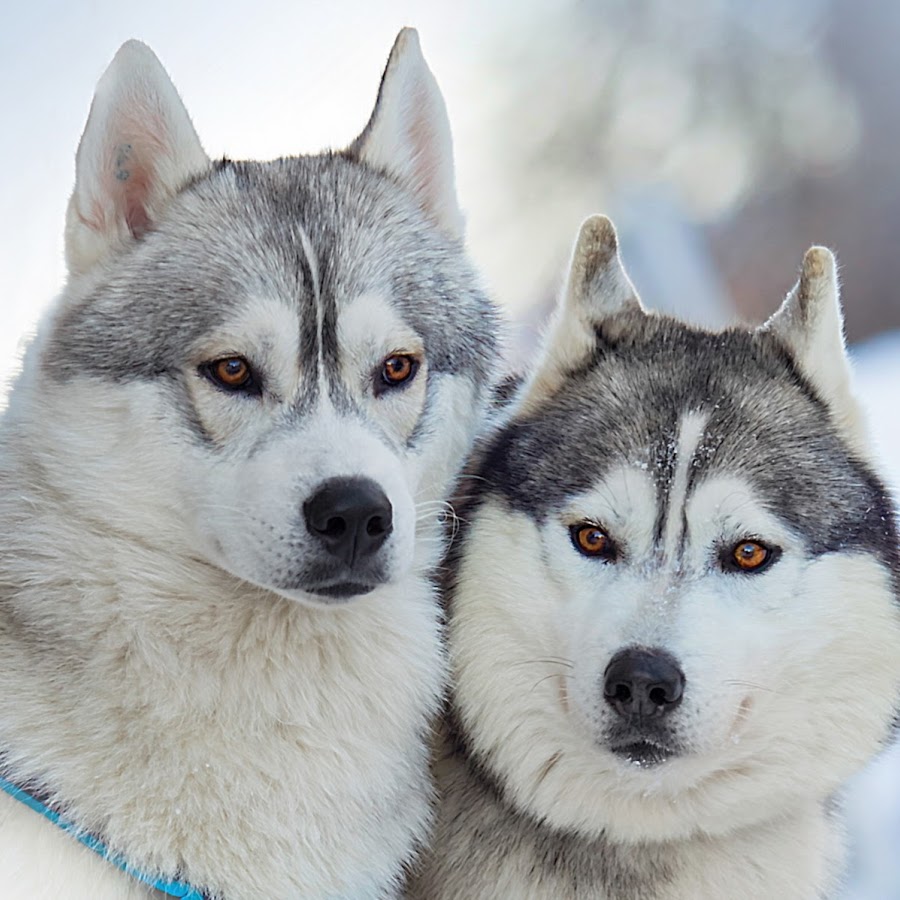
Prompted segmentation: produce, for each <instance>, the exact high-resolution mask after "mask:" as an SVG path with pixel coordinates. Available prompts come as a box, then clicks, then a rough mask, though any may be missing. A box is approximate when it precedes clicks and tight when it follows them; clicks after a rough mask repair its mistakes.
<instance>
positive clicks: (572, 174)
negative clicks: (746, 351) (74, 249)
mask: <svg viewBox="0 0 900 900" xmlns="http://www.w3.org/2000/svg"><path fill="white" fill-rule="evenodd" d="M406 24H410V25H415V26H417V27H418V28H419V30H420V34H421V38H422V44H423V48H424V51H425V54H426V56H427V58H428V60H429V63H430V65H431V67H432V69H433V70H434V72H435V74H436V76H437V78H438V81H439V83H440V85H441V87H442V89H443V91H444V94H445V97H446V99H447V105H448V108H449V112H450V116H451V120H452V123H453V128H454V138H455V149H456V158H457V165H458V185H459V193H460V198H461V202H462V205H463V207H464V209H465V210H466V213H467V216H468V229H469V230H468V234H469V244H470V248H471V251H472V255H473V256H474V258H475V260H476V262H477V263H478V265H479V266H480V268H481V270H482V271H483V273H484V277H485V281H486V283H487V285H488V287H489V288H490V290H491V292H492V293H493V295H494V296H495V297H496V298H497V299H498V300H499V301H500V302H501V303H502V304H503V305H504V306H505V308H506V309H507V310H508V313H509V318H510V321H511V323H512V327H511V340H510V364H511V365H526V364H527V361H528V358H529V354H530V353H531V351H532V350H533V348H534V346H535V343H536V340H537V337H538V335H539V332H540V327H541V324H542V322H543V320H544V318H545V317H546V315H547V312H548V310H549V309H550V308H551V306H552V303H553V300H554V297H555V295H556V292H557V290H558V288H559V284H560V280H561V277H562V273H563V270H564V267H565V264H566V261H567V255H568V253H569V249H570V246H571V242H572V240H573V238H574V235H575V233H576V230H577V227H578V225H579V223H580V222H581V220H582V219H583V218H585V217H586V216H587V215H588V214H590V213H592V212H597V211H603V212H606V213H608V214H609V215H611V216H612V218H613V219H614V220H615V221H616V223H617V225H618V226H619V230H620V237H621V242H622V250H623V256H624V258H625V262H626V265H627V266H628V268H629V270H630V272H631V274H632V277H633V280H634V281H635V283H636V284H637V286H638V289H639V290H640V292H641V294H642V296H643V298H644V300H645V302H646V303H647V305H649V306H652V307H656V308H658V309H665V310H669V311H673V312H676V313H678V314H679V315H682V316H685V317H687V318H690V319H693V320H696V321H700V322H704V323H707V324H712V325H720V324H724V323H726V322H729V321H732V320H733V319H735V318H741V319H745V320H748V321H753V322H758V321H761V320H762V319H764V318H765V317H767V316H768V315H769V314H770V313H771V312H772V311H774V309H775V308H776V306H777V305H778V303H779V301H780V299H781V298H782V297H783V296H784V294H785V292H786V291H787V290H788V289H789V287H790V286H791V284H792V282H793V281H794V279H795V277H796V273H797V270H798V267H799V264H800V260H801V258H802V254H803V252H804V250H805V249H806V248H807V247H808V246H809V245H810V244H813V243H821V244H826V245H828V246H830V247H832V248H834V249H836V251H837V253H838V257H839V260H840V264H841V272H842V279H843V290H844V293H843V297H844V303H845V310H846V319H847V334H848V338H849V340H850V341H851V344H852V348H853V353H854V356H855V359H856V368H857V378H858V385H859V389H860V392H861V394H862V396H863V399H864V401H865V403H866V405H867V406H868V408H869V411H870V419H871V425H872V430H873V433H874V435H875V437H876V440H877V441H878V443H879V447H880V450H881V453H882V455H883V457H884V460H885V466H886V471H887V472H888V473H889V476H890V478H891V479H892V481H893V483H894V485H895V486H897V487H900V416H898V415H897V393H898V390H900V291H898V287H897V284H896V282H897V271H898V267H900V264H898V250H897V234H896V232H895V231H894V228H895V227H897V226H898V225H900V172H898V161H900V54H898V53H897V51H896V48H897V46H898V43H900V4H894V3H884V2H881V3H879V2H875V0H754V2H752V3H747V2H739V0H680V2H678V3H673V2H671V0H592V2H575V0H558V2H549V0H518V2H508V0H498V2H493V3H489V4H488V3H485V2H476V0H456V2H455V3H452V4H428V5H426V4H421V3H411V2H407V3H402V2H393V0H369V2H365V3H364V2H361V0H357V2H346V3H339V2H329V3H319V2H305V3H288V2H275V0H253V2H250V3H246V4H241V5H239V4H238V3H237V2H236V0H219V2H216V3H212V2H194V3H189V2H169V0H159V2H156V3H153V4H138V5H134V4H129V5H128V6H125V7H123V6H121V4H116V3H113V2H111V0H94V2H92V0H81V2H79V3H64V2H49V0H33V2H30V3H29V4H27V5H26V4H24V3H20V4H14V3H12V2H9V3H5V4H3V8H2V11H0V121H2V123H3V129H2V133H3V135H5V139H4V140H2V141H0V247H2V250H0V383H4V384H5V382H6V381H8V379H9V378H10V377H11V376H12V375H13V374H14V372H15V371H16V368H17V366H18V360H19V356H20V353H21V348H22V345H23V341H24V340H26V339H27V336H28V334H29V333H30V332H31V330H32V329H33V327H34V324H35V322H36V320H37V318H38V317H39V316H40V314H41V312H42V310H43V309H44V308H46V306H47V304H48V303H49V302H50V301H51V300H52V298H53V297H54V295H55V294H57V293H58V292H59V290H60V288H61V287H62V285H63V283H64V279H65V270H64V266H63V258H62V227H63V217H64V210H65V204H66V201H67V199H68V195H69V192H70V190H71V186H72V180H73V161H74V152H75V147H76V145H77V142H78V138H79V136H80V133H81V129H82V126H83V124H84V121H85V118H86V116H87V111H88V107H89V104H90V99H91V95H92V91H93V87H94V84H95V82H96V80H97V78H98V77H99V76H100V74H101V72H102V71H103V69H104V67H105V66H106V64H107V63H108V61H109V60H110V59H111V57H112V56H113V54H114V53H115V50H116V49H117V47H118V45H119V44H120V43H122V41H124V40H126V39H127V38H130V37H137V38H140V39H142V40H144V41H146V42H147V43H149V44H150V45H151V46H152V47H153V48H154V50H155V51H156V52H157V54H158V55H159V56H160V58H161V59H162V61H163V63H164V65H166V67H167V68H168V69H169V72H170V74H171V75H172V77H173V80H174V81H175V84H176V85H177V86H178V88H179V90H180V91H181V93H182V96H183V97H184V100H185V102H186V104H187V106H188V109H189V111H190V112H191V114H192V116H193V118H194V123H195V125H196V127H197V131H198V133H199V134H200V137H201V140H203V142H204V145H205V147H206V149H207V151H208V152H209V153H210V154H211V155H213V156H215V155H219V154H223V153H227V154H228V155H229V156H231V157H234V158H240V157H259V158H267V157H273V156H279V155H286V154H294V153H305V152H315V151H317V150H319V149H322V148H323V147H325V146H333V147H339V146H343V145H345V144H347V143H348V142H349V141H350V140H351V139H352V138H353V137H354V136H355V135H356V134H357V132H358V131H359V130H361V128H362V126H363V125H364V124H365V122H366V119H367V117H368V114H369V112H370V110H371V106H372V103H373V101H374V97H375V92H376V88H377V85H378V79H379V76H380V74H381V69H382V67H383V64H384V60H385V58H386V55H387V52H388V50H389V48H390V46H391V43H392V41H393V38H394V36H395V34H396V32H397V30H398V29H399V28H400V27H401V26H402V25H406ZM3 390H5V387H4V388H3ZM3 390H0V398H2V393H3ZM2 404H3V400H2V399H0V406H2ZM836 739H837V736H836ZM847 803H848V808H849V810H850V815H851V823H852V825H851V831H852V835H853V837H854V843H855V846H856V854H855V863H854V868H853V872H852V876H851V881H850V884H849V885H848V889H847V894H846V898H847V900H889V898H900V852H898V849H900V750H897V749H895V750H893V751H891V752H889V753H888V754H887V755H886V756H885V757H883V758H882V759H881V760H880V761H878V762H877V763H876V764H875V765H874V766H873V767H871V768H870V769H869V770H868V771H867V772H866V773H864V774H863V775H862V776H861V777H860V778H859V779H858V780H857V782H856V783H855V784H854V785H853V787H852V789H851V790H850V792H849V794H848V800H847Z"/></svg>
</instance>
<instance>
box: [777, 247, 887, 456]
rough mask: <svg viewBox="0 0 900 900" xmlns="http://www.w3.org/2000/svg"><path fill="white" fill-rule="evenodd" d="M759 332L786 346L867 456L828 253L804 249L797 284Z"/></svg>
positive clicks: (834, 271) (839, 423) (834, 270)
mask: <svg viewBox="0 0 900 900" xmlns="http://www.w3.org/2000/svg"><path fill="white" fill-rule="evenodd" d="M759 330H760V331H763V332H770V333H771V334H774V335H776V336H777V337H778V338H779V339H780V340H781V341H782V342H783V343H784V344H785V345H786V346H787V348H788V349H789V350H790V352H791V354H792V355H793V357H794V360H795V361H796V364H797V366H798V367H799V369H800V371H801V372H802V373H803V374H804V375H805V376H806V378H807V379H808V380H809V381H810V383H811V384H812V386H813V387H814V388H815V390H816V391H817V392H818V394H819V396H820V397H821V398H822V399H823V400H824V401H825V403H826V404H827V405H828V408H829V411H830V413H831V417H832V420H833V421H834V422H835V424H836V425H837V427H838V428H839V429H840V430H841V432H842V433H843V434H844V436H845V437H846V438H847V439H848V440H849V441H850V443H851V445H852V446H853V447H854V449H855V450H857V452H858V453H860V455H862V456H863V457H868V456H870V455H871V449H870V444H869V441H868V438H867V435H866V429H865V423H864V421H863V416H862V412H861V410H860V408H859V406H858V404H857V402H856V399H855V398H854V396H853V391H852V387H851V379H852V373H851V370H850V361H849V359H848V357H847V351H846V348H845V346H844V318H843V315H842V314H841V303H840V299H839V289H838V277H837V266H836V264H835V260H834V256H833V255H832V253H831V251H830V250H827V249H826V248H825V247H810V249H809V250H807V251H806V255H805V256H804V257H803V267H802V268H801V270H800V280H799V281H798V282H797V284H796V285H795V286H794V288H793V290H791V292H790V293H789V294H788V295H787V297H786V298H785V300H784V303H782V304H781V307H780V308H779V310H778V312H776V313H775V314H774V315H773V316H772V317H771V318H770V319H769V320H768V321H767V322H766V323H765V324H764V325H762V326H760V329H759Z"/></svg>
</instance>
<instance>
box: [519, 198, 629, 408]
mask: <svg viewBox="0 0 900 900" xmlns="http://www.w3.org/2000/svg"><path fill="white" fill-rule="evenodd" d="M628 310H630V311H637V312H644V308H643V306H641V301H640V299H639V298H638V295H637V291H636V290H635V288H634V285H633V284H632V283H631V279H630V278H629V277H628V275H627V274H626V272H625V268H624V267H623V265H622V260H621V258H620V257H619V242H618V239H617V237H616V229H615V227H614V226H613V223H612V222H611V221H610V220H609V219H608V218H606V216H591V217H590V218H589V219H587V221H585V223H584V224H583V225H582V226H581V231H580V232H579V233H578V239H577V240H576V242H575V250H574V252H573V254H572V263H571V266H570V267H569V276H568V279H567V284H566V288H565V291H564V292H563V295H562V298H561V299H560V302H559V304H558V305H557V308H556V312H555V314H554V316H553V319H552V320H551V322H550V325H549V328H548V331H547V335H546V337H545V339H544V344H543V348H542V350H541V352H540V354H539V357H538V362H537V366H536V369H535V371H534V373H533V374H532V376H531V378H530V379H529V382H528V383H527V385H526V386H525V388H524V391H523V394H522V395H521V396H522V397H523V398H524V400H525V403H526V404H527V405H531V404H537V403H539V402H540V401H541V400H542V399H543V398H545V397H547V396H549V395H550V394H552V393H554V392H555V391H556V390H557V389H558V388H559V386H560V385H561V384H562V381H563V379H564V378H565V377H566V374H567V373H569V372H571V371H572V370H573V369H575V368H577V367H578V366H579V365H581V364H582V363H584V362H585V361H586V360H587V359H588V358H589V357H590V355H591V354H592V353H593V352H594V350H595V348H596V346H597V329H598V327H599V326H601V325H602V323H603V322H604V320H606V319H608V318H610V317H612V316H615V315H617V314H619V313H621V312H625V311H628Z"/></svg>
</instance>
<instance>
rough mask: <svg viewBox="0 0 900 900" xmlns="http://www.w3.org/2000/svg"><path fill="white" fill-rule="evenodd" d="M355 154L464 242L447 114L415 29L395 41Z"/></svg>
mask: <svg viewBox="0 0 900 900" xmlns="http://www.w3.org/2000/svg"><path fill="white" fill-rule="evenodd" d="M357 151H358V152H359V154H360V158H361V159H362V160H363V161H364V162H367V163H368V164H369V165H370V166H372V167H373V168H376V169H382V170H384V171H385V172H387V173H388V174H389V175H391V176H392V177H394V178H396V179H397V180H398V181H400V182H401V183H403V184H405V185H406V186H407V187H408V188H409V189H410V190H411V191H412V192H413V193H414V194H415V195H416V196H417V197H418V199H419V202H420V203H421V205H422V208H423V209H424V210H425V212H426V213H428V215H429V216H430V217H431V218H432V219H433V220H434V221H435V222H436V223H437V224H438V225H440V227H441V228H442V229H443V230H444V231H445V232H446V233H447V234H448V235H449V236H450V237H452V238H455V239H458V240H462V238H463V232H464V220H463V215H462V212H461V211H460V209H459V203H458V202H457V199H456V187H455V175H454V168H453V142H452V140H451V137H450V122H449V120H448V118H447V108H446V106H445V104H444V98H443V97H442V96H441V92H440V91H439V90H438V86H437V82H436V81H435V80H434V76H433V75H432V74H431V70H430V69H429V68H428V65H427V63H426V62H425V58H424V57H423V56H422V50H421V47H420V45H419V35H418V33H417V32H416V30H415V29H414V28H404V29H403V30H402V31H401V32H400V34H399V35H398V36H397V41H396V43H395V44H394V49H393V50H392V51H391V56H390V59H389V60H388V64H387V68H386V69H385V74H384V81H383V83H382V86H381V91H380V92H379V95H378V102H377V104H376V106H375V112H374V113H373V115H372V119H371V121H370V122H369V124H368V126H367V127H366V130H365V131H364V132H363V134H362V135H361V137H360V141H359V143H358V144H357Z"/></svg>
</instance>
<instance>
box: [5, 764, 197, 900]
mask: <svg viewBox="0 0 900 900" xmlns="http://www.w3.org/2000/svg"><path fill="white" fill-rule="evenodd" d="M0 788H2V789H3V790H4V791H5V792H6V793H7V794H9V795H10V797H14V798H15V799H16V800H18V801H19V802H21V803H24V804H25V805H26V806H27V807H28V808H29V809H32V810H34V811H35V812H36V813H39V814H40V815H42V816H43V817H44V818H45V819H48V820H49V821H51V822H52V823H53V824H54V825H56V826H57V827H58V828H60V829H62V830H63V831H65V832H66V833H67V834H70V835H71V836H72V837H74V838H75V839H76V840H77V841H79V842H80V843H82V844H84V846H85V847H87V848H88V849H89V850H93V851H94V853H96V854H97V855H98V856H101V857H103V859H105V860H106V861H107V862H108V863H110V864H112V865H114V866H115V867H116V868H117V869H121V870H122V871H123V872H125V873H126V874H127V875H130V876H131V877H132V878H134V879H135V880H136V881H139V882H140V883H141V884H146V885H147V886H148V887H151V888H153V889H154V890H157V891H160V892H161V893H163V894H165V895H166V896H167V897H180V898H181V900H210V898H209V895H208V894H206V893H205V892H203V891H201V890H198V889H197V888H194V887H191V885H189V884H185V882H183V881H178V880H177V879H174V880H171V879H167V878H161V877H158V876H156V875H151V874H148V873H147V872H142V871H141V870H140V869H135V868H134V867H133V866H130V865H129V864H128V863H127V862H126V861H125V860H124V859H123V858H122V857H121V856H118V855H117V854H115V853H113V852H112V851H111V850H110V849H109V847H107V846H106V844H105V843H104V842H103V841H101V840H100V839H99V838H98V837H96V836H95V835H93V834H88V833H87V832H85V831H83V830H81V829H80V828H77V827H76V826H75V825H73V824H72V823H71V822H69V821H67V820H66V819H64V818H63V817H62V816H61V815H60V814H59V813H58V812H56V811H55V810H53V809H51V808H50V807H49V806H47V804H46V803H44V802H43V801H42V800H41V799H40V797H39V796H38V795H37V794H32V793H29V792H28V791H26V790H25V789H24V788H22V787H19V786H18V785H16V784H13V782H11V781H8V780H7V779H6V778H4V777H3V776H2V775H0Z"/></svg>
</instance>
